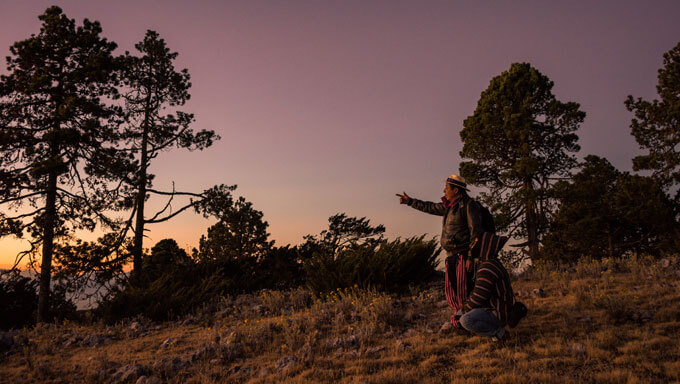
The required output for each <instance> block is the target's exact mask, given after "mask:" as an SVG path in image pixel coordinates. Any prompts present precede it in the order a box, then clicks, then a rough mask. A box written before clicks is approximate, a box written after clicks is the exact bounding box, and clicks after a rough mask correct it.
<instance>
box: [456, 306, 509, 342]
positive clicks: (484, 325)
mask: <svg viewBox="0 0 680 384" xmlns="http://www.w3.org/2000/svg"><path fill="white" fill-rule="evenodd" d="M460 324H461V325H462V326H463V328H465V329H467V330H468V331H470V332H472V333H476V334H478V335H482V336H487V337H496V338H499V339H502V338H503V334H504V333H505V328H504V327H503V326H502V325H501V322H500V321H498V319H497V318H496V316H495V315H494V314H493V313H491V312H489V311H487V310H486V309H482V308H475V309H473V310H471V311H470V312H467V313H466V314H464V315H463V316H461V318H460Z"/></svg>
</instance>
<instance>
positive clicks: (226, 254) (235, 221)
mask: <svg viewBox="0 0 680 384" xmlns="http://www.w3.org/2000/svg"><path fill="white" fill-rule="evenodd" d="M227 203H228V204H229V206H228V207H225V208H224V209H220V210H221V211H222V213H221V214H220V216H218V219H219V221H218V222H217V223H216V224H215V225H213V226H211V227H210V228H208V234H207V236H201V239H200V242H199V251H198V256H199V258H200V259H201V260H202V261H218V262H219V261H225V260H231V261H245V260H250V261H257V260H258V259H260V258H262V257H263V256H264V255H265V254H266V253H267V252H269V251H270V250H271V248H272V246H273V245H274V242H273V241H268V237H269V233H267V227H268V226H269V224H268V223H267V222H266V221H264V220H262V216H263V215H262V212H261V211H258V210H256V209H254V208H253V204H252V203H251V202H249V201H246V200H245V199H244V198H243V197H240V198H239V199H238V200H236V201H235V202H233V204H231V202H227Z"/></svg>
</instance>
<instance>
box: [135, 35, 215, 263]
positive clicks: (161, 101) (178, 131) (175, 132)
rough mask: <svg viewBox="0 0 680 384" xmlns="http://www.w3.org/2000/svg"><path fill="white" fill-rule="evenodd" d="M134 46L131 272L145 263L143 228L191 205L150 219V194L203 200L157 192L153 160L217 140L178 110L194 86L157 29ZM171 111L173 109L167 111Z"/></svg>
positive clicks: (196, 195) (187, 114) (175, 193)
mask: <svg viewBox="0 0 680 384" xmlns="http://www.w3.org/2000/svg"><path fill="white" fill-rule="evenodd" d="M135 48H136V49H137V51H139V53H140V55H141V56H138V57H137V56H130V55H127V56H126V71H125V75H124V83H125V90H126V91H125V94H124V99H125V110H126V113H127V121H128V124H127V129H126V130H125V135H124V138H125V140H127V141H128V143H129V147H128V148H127V150H128V151H130V152H131V153H133V154H134V156H135V164H136V167H135V168H136V170H135V172H134V173H132V174H128V175H125V176H123V177H124V180H125V182H126V184H127V185H128V187H129V191H130V194H129V198H128V199H127V203H128V205H130V206H131V207H130V208H133V209H134V214H135V216H134V217H135V219H134V224H133V225H134V241H133V247H132V257H133V268H134V270H135V271H137V270H139V269H140V267H141V263H142V253H143V248H142V245H143V240H144V229H145V226H146V225H147V224H152V223H158V222H161V221H165V220H169V219H170V218H172V217H174V216H175V215H177V214H178V213H180V212H182V211H184V210H185V209H188V208H189V207H191V206H192V204H188V205H185V206H184V207H182V208H180V209H178V210H176V211H175V212H174V213H172V214H167V215H165V216H163V214H164V213H163V212H164V210H163V211H161V212H157V213H156V214H155V215H153V216H151V217H147V214H146V210H145V208H146V201H147V199H148V198H149V195H150V194H151V193H155V194H158V195H165V196H170V200H172V198H173V197H174V196H177V195H184V196H191V197H194V198H198V199H200V198H202V197H203V196H202V195H201V194H197V193H190V192H187V193H181V192H176V191H174V190H173V191H171V192H162V191H158V190H155V189H153V188H152V187H153V185H152V180H153V177H154V175H153V174H151V173H150V172H149V167H150V166H151V162H152V160H153V159H154V158H156V157H157V156H158V155H159V154H160V153H161V152H163V151H166V150H170V149H171V148H172V147H178V148H186V149H189V150H195V149H199V150H201V149H204V148H206V147H209V146H210V145H212V143H213V141H215V140H218V139H219V136H217V135H216V134H215V132H213V131H210V130H201V131H199V132H194V131H193V129H191V128H190V125H191V123H192V122H193V121H194V116H193V114H190V113H185V112H182V111H179V110H176V108H177V107H181V106H183V105H184V104H185V103H186V101H187V100H189V97H190V95H189V88H190V87H191V83H190V82H189V79H190V76H189V72H188V70H187V69H182V70H181V71H177V70H175V67H174V65H173V62H174V61H175V59H176V58H177V52H170V50H169V49H168V48H167V46H166V44H165V41H164V40H163V39H162V38H160V36H159V35H158V33H156V32H154V31H147V33H146V36H144V40H143V41H141V42H139V43H137V44H136V45H135ZM168 108H170V109H171V110H169V111H167V109H168ZM167 207H168V206H167V205H166V208H167Z"/></svg>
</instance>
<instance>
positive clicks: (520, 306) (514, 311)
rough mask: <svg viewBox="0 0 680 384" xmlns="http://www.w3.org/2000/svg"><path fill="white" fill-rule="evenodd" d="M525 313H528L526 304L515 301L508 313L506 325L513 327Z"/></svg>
mask: <svg viewBox="0 0 680 384" xmlns="http://www.w3.org/2000/svg"><path fill="white" fill-rule="evenodd" d="M527 313H529V310H528V309H527V306H526V305H524V303H522V302H521V301H515V303H514V304H513V305H512V307H511V308H510V313H509V314H508V326H509V327H510V328H515V327H516V326H517V324H519V321H520V320H522V319H523V318H525V317H526V316H527Z"/></svg>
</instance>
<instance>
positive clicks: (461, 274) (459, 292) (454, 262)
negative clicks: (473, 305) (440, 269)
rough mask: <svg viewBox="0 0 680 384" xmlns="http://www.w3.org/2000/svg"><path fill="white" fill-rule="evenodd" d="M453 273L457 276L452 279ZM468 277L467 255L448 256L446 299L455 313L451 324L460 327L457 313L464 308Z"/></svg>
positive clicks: (445, 279) (445, 278) (445, 282)
mask: <svg viewBox="0 0 680 384" xmlns="http://www.w3.org/2000/svg"><path fill="white" fill-rule="evenodd" d="M451 275H454V276H456V278H455V280H453V281H452V279H451V278H450V277H451ZM467 285H468V278H467V272H466V271H465V256H464V255H463V254H462V253H459V254H457V255H454V256H451V257H447V258H446V276H445V277H444V293H445V294H446V301H447V302H448V303H449V307H451V309H452V310H453V313H454V315H453V316H451V324H452V325H453V326H454V327H459V324H458V320H456V315H455V314H456V313H458V311H459V310H461V309H463V305H464V303H465V300H466V299H467V292H468V287H467Z"/></svg>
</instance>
